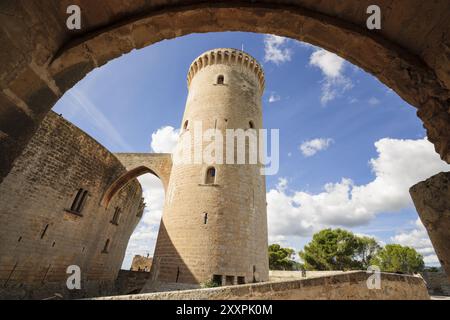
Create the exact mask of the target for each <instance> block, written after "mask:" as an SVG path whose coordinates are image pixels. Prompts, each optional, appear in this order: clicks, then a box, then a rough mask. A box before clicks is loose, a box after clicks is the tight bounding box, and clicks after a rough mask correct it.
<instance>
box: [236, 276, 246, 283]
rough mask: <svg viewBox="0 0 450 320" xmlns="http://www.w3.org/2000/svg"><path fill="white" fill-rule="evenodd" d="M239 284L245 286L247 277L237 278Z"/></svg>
mask: <svg viewBox="0 0 450 320" xmlns="http://www.w3.org/2000/svg"><path fill="white" fill-rule="evenodd" d="M237 283H238V284H245V277H237Z"/></svg>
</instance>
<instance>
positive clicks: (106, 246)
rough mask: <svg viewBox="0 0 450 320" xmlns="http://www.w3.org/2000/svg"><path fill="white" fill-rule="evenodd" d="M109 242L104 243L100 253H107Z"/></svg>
mask: <svg viewBox="0 0 450 320" xmlns="http://www.w3.org/2000/svg"><path fill="white" fill-rule="evenodd" d="M110 242H111V241H110V240H109V239H107V240H106V242H105V246H104V247H103V250H102V253H109V244H110Z"/></svg>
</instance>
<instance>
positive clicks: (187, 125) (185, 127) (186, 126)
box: [183, 120, 189, 131]
mask: <svg viewBox="0 0 450 320" xmlns="http://www.w3.org/2000/svg"><path fill="white" fill-rule="evenodd" d="M188 127H189V121H188V120H186V121H185V122H184V125H183V130H184V131H186V130H187V129H188Z"/></svg>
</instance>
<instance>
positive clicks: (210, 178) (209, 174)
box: [205, 167, 216, 184]
mask: <svg viewBox="0 0 450 320" xmlns="http://www.w3.org/2000/svg"><path fill="white" fill-rule="evenodd" d="M215 182H216V169H215V168H214V167H211V168H208V170H207V171H206V179H205V184H214V183H215Z"/></svg>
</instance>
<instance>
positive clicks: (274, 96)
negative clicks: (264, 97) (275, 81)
mask: <svg viewBox="0 0 450 320" xmlns="http://www.w3.org/2000/svg"><path fill="white" fill-rule="evenodd" d="M280 100H281V97H280V96H279V95H278V94H276V93H275V92H272V93H271V94H270V96H269V103H274V102H277V101H280Z"/></svg>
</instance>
